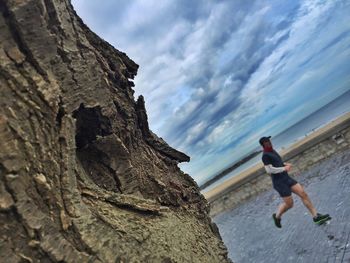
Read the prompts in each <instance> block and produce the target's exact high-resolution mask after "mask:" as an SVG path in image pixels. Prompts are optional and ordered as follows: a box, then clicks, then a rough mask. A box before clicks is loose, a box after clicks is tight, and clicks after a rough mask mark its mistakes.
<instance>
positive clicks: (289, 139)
mask: <svg viewBox="0 0 350 263" xmlns="http://www.w3.org/2000/svg"><path fill="white" fill-rule="evenodd" d="M348 112H350V90H348V91H346V92H345V93H343V94H342V95H341V96H339V97H338V98H336V99H334V100H333V101H331V102H330V103H328V104H326V105H325V106H323V107H322V108H320V109H318V110H317V111H315V112H313V113H312V114H310V115H309V116H307V117H306V118H304V119H302V120H301V121H299V122H297V123H296V124H294V125H292V126H291V127H289V128H288V129H286V130H285V131H283V132H281V133H280V134H278V135H277V136H274V137H273V145H274V148H275V149H276V150H277V151H279V150H281V149H283V148H288V147H289V146H290V145H292V144H294V143H296V142H297V141H299V140H301V139H303V138H304V137H306V136H308V135H310V134H311V133H313V132H314V131H316V130H318V129H320V128H322V127H324V126H325V125H327V124H328V123H330V122H332V121H333V120H335V119H336V118H338V117H340V116H341V115H344V114H346V113H348ZM256 150H257V149H256ZM258 162H261V154H259V155H257V156H255V157H254V158H252V159H250V160H249V161H247V162H246V163H244V164H242V165H240V166H239V167H237V168H236V169H235V170H233V171H231V172H230V173H228V174H227V175H225V176H224V177H222V178H220V179H219V180H217V181H216V182H214V183H213V184H211V185H209V186H208V187H206V188H204V189H203V190H202V191H201V192H202V193H205V192H207V191H209V190H211V189H212V188H214V187H216V186H217V185H219V184H222V183H224V182H225V181H227V180H228V179H230V178H231V177H234V176H236V175H238V174H239V173H241V172H243V171H244V170H246V169H248V168H250V167H252V166H254V165H255V164H257V163H258Z"/></svg>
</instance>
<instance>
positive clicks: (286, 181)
mask: <svg viewBox="0 0 350 263" xmlns="http://www.w3.org/2000/svg"><path fill="white" fill-rule="evenodd" d="M270 138H271V136H268V137H262V138H260V140H259V143H260V145H261V146H262V147H263V155H262V161H263V163H264V166H265V170H266V172H267V173H268V174H270V175H271V179H272V185H273V188H274V189H275V190H276V191H277V192H278V193H279V194H280V196H281V197H282V198H283V201H284V202H283V203H282V204H281V205H280V206H279V207H278V210H277V213H275V214H273V215H272V218H273V220H274V222H275V225H276V227H278V228H281V227H282V225H281V218H282V215H283V214H284V213H285V212H287V210H289V209H291V208H292V207H293V198H292V192H293V193H294V194H296V195H298V196H299V197H300V198H301V200H302V202H303V204H304V205H305V206H306V208H307V209H308V210H309V211H310V213H311V215H312V217H313V221H314V222H315V223H316V224H318V225H321V224H322V223H324V222H326V221H327V220H330V219H331V217H330V216H329V215H328V214H325V215H322V214H319V213H317V211H316V209H315V207H314V206H313V204H312V202H311V200H310V198H309V196H308V195H307V193H306V192H305V191H304V188H303V187H302V186H301V185H300V184H299V183H298V182H297V181H295V180H294V179H293V178H291V177H290V176H289V175H288V172H289V171H290V170H291V169H292V165H291V164H290V163H284V162H283V161H282V158H281V156H280V155H279V154H278V153H277V152H276V151H275V150H274V149H273V147H272V143H271V141H270Z"/></svg>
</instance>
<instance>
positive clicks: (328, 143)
mask: <svg viewBox="0 0 350 263" xmlns="http://www.w3.org/2000/svg"><path fill="white" fill-rule="evenodd" d="M349 127H350V112H347V113H345V114H343V115H342V116H340V117H338V118H336V119H335V120H333V121H331V122H330V123H328V124H327V125H325V126H323V127H321V128H319V129H317V130H315V131H314V132H312V133H311V134H308V135H307V136H306V137H304V138H302V139H301V140H299V141H297V142H295V143H294V144H292V145H291V146H290V147H288V148H287V149H284V150H282V151H281V152H280V154H281V156H282V158H283V159H284V161H286V162H287V161H289V160H291V161H294V163H295V167H294V168H295V169H294V170H295V171H296V172H302V171H303V170H304V168H303V167H304V166H307V165H305V164H306V163H308V164H309V165H310V164H311V165H312V164H316V163H317V162H319V161H321V160H322V159H324V158H327V157H329V156H328V153H330V154H334V153H336V152H338V151H343V150H344V149H346V147H348V144H347V143H348V140H350V139H349V138H348V137H347V136H348V134H349V132H347V131H348V130H349ZM346 132H347V133H346ZM344 134H346V136H344ZM339 136H340V137H339ZM338 137H339V138H338ZM337 140H338V141H337ZM341 140H343V141H341ZM323 144H324V145H323ZM333 144H334V145H333ZM323 148H325V149H323ZM310 149H311V150H312V151H310ZM327 149H328V150H327ZM308 151H309V153H308ZM314 152H315V153H316V155H315V154H313V153H314ZM301 155H303V158H300V157H301ZM314 155H315V156H314ZM305 160H306V161H305ZM304 161H305V164H304V163H303V162H304ZM292 163H293V162H292ZM264 173H265V171H264V168H263V165H262V163H258V164H256V165H254V166H252V167H250V168H248V169H246V170H244V171H243V172H241V173H239V174H238V175H236V176H234V177H231V178H229V179H228V180H226V181H224V182H223V183H221V184H219V185H217V186H216V187H214V188H212V189H210V190H208V191H203V195H204V196H205V198H206V199H207V200H208V201H209V202H210V203H211V206H212V207H213V206H214V205H215V204H214V201H217V202H216V203H219V201H220V200H219V199H222V198H223V199H225V201H226V203H227V199H229V198H228V197H227V195H229V193H230V192H232V191H233V190H235V189H238V188H240V187H241V186H243V185H245V184H246V183H248V182H250V181H252V180H254V179H257V177H259V176H260V175H263V174H264ZM266 178H268V179H269V180H270V178H269V177H268V176H266V177H265V178H264V179H266ZM265 181H266V182H268V180H265ZM250 187H251V185H250ZM264 189H267V188H266V187H265V188H263V189H261V190H262V191H263V190H264ZM259 191H260V190H259V189H258V190H256V189H255V190H254V191H252V194H251V195H250V196H252V195H254V194H257V193H258V192H259ZM247 197H249V194H246V198H247ZM246 198H243V199H246ZM229 206H230V205H229V204H226V207H229ZM214 210H215V209H214ZM219 210H222V209H217V211H219ZM215 213H216V212H215Z"/></svg>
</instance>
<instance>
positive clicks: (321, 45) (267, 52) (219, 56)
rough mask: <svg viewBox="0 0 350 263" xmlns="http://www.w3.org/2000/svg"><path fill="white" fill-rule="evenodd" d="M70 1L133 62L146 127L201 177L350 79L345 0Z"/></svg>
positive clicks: (341, 88) (349, 29)
mask: <svg viewBox="0 0 350 263" xmlns="http://www.w3.org/2000/svg"><path fill="white" fill-rule="evenodd" d="M73 5H74V6H75V7H76V9H77V11H78V14H80V15H81V16H82V17H83V19H84V21H86V23H87V24H88V25H89V26H90V27H92V29H93V30H95V31H96V32H97V33H98V34H99V35H101V36H102V37H103V38H105V39H106V40H107V41H109V42H110V43H111V44H113V45H114V46H115V47H117V48H118V49H120V50H122V51H124V52H126V53H127V54H128V55H129V56H130V57H131V58H132V59H134V60H135V61H136V62H137V63H138V64H139V65H140V69H139V73H138V76H137V77H136V79H135V84H136V86H135V90H136V95H139V94H143V95H144V96H145V101H146V109H147V113H148V116H149V123H150V127H151V129H152V130H153V131H154V132H155V133H156V134H158V135H159V136H161V137H163V138H164V139H165V140H166V141H167V142H169V144H170V145H172V146H173V147H175V148H178V149H179V150H182V151H184V152H186V153H187V154H190V155H191V159H192V160H191V162H190V163H189V164H185V165H183V166H181V167H185V168H184V169H185V171H186V172H189V173H190V174H191V175H192V176H193V177H194V178H195V179H196V180H198V181H203V180H204V179H205V178H208V177H210V176H211V175H212V174H213V173H215V171H218V170H220V169H222V168H223V167H225V166H227V165H228V164H229V163H230V162H232V161H233V160H234V159H237V158H239V157H241V156H243V155H245V154H246V153H247V152H248V151H250V150H251V149H254V148H255V147H256V146H257V142H256V140H257V138H258V137H259V136H260V135H262V134H264V133H269V134H276V133H278V132H280V131H282V130H283V129H286V128H287V127H288V125H292V124H293V123H294V122H296V121H297V120H298V119H300V118H302V117H303V116H305V114H307V113H308V112H311V111H313V110H315V109H317V107H320V106H322V105H321V104H320V103H321V101H322V103H326V99H322V100H316V99H315V100H314V101H315V102H313V103H310V100H311V99H312V97H314V98H315V97H316V96H320V97H321V96H323V97H324V94H329V93H330V91H329V87H330V85H332V87H333V93H334V94H335V93H337V94H340V93H341V92H342V91H344V90H345V89H346V87H347V86H346V85H347V84H348V83H349V77H347V76H349V75H350V74H349V73H350V72H349V69H350V65H349V62H348V61H350V60H349V57H350V55H349V52H350V51H349V42H350V39H349V38H350V26H349V23H348V15H347V13H348V12H349V11H350V7H349V3H347V2H346V1H317V0H304V1H292V0H290V1H284V2H283V3H281V2H280V1H277V0H272V1H243V0H241V1H229V0H222V1H186V0H176V1H175V0H164V1H155V0H150V1H142V0H135V1H123V0H120V1H112V0H108V1H103V5H102V4H101V3H99V2H95V1H81V0H73ZM334 96H335V95H333V96H329V97H334ZM305 103H309V104H308V105H310V106H308V108H307V110H305V112H304V115H303V110H302V108H303V107H302V106H301V105H304V104H305ZM304 109H306V108H305V107H304ZM280 119H283V120H284V122H280V121H279V120H280ZM208 163H210V167H208Z"/></svg>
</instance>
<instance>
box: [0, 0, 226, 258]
mask: <svg viewBox="0 0 350 263" xmlns="http://www.w3.org/2000/svg"><path fill="white" fill-rule="evenodd" d="M101 4H103V2H102V1H101ZM145 49H147V47H145ZM137 69H138V65H137V64H136V63H135V62H133V61H132V60H131V59H130V58H128V56H127V55H126V54H124V53H122V52H120V51H118V50H116V49H115V48H114V47H112V46H111V45H109V44H108V43H107V42H105V41H103V40H102V39H100V38H99V37H98V36H97V35H96V34H94V33H93V32H91V31H90V30H89V29H88V28H87V27H86V26H85V25H84V23H83V22H82V21H81V19H80V18H79V17H78V16H77V15H76V14H75V12H74V10H73V8H72V6H71V4H70V2H69V1H68V0H0V226H1V227H0V261H2V262H6V263H12V262H79V263H80V262H113V263H114V262H228V261H229V259H228V258H227V250H226V248H225V246H224V244H223V242H222V240H221V238H220V235H219V233H218V231H217V228H216V227H215V225H214V224H213V223H212V222H211V219H210V217H209V215H208V204H207V202H206V200H205V199H204V197H203V196H202V195H201V194H200V192H199V189H198V186H197V184H196V183H195V182H194V181H193V179H192V178H191V177H190V176H189V175H187V174H184V173H183V172H181V171H180V169H179V168H178V166H177V164H178V163H179V162H182V161H189V157H188V156H187V155H186V154H184V153H181V152H179V151H177V150H175V149H173V148H171V147H170V146H169V145H168V144H167V143H166V142H164V141H163V140H162V139H161V138H158V137H157V136H156V135H155V134H154V133H152V131H150V130H149V126H148V122H147V114H146V109H145V103H144V100H143V97H142V96H140V97H139V98H138V99H137V101H135V98H134V96H133V94H134V91H133V90H132V87H133V86H134V84H133V82H132V79H133V78H134V76H135V75H136V73H137ZM3 260H4V261H3Z"/></svg>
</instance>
